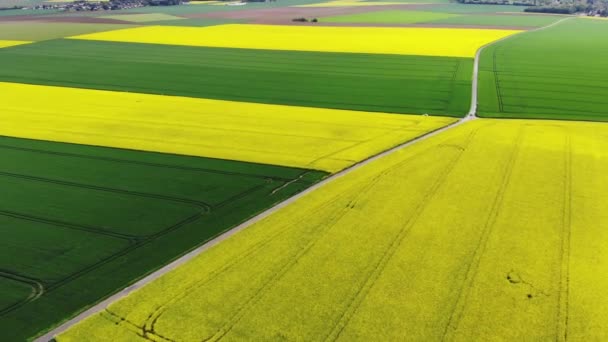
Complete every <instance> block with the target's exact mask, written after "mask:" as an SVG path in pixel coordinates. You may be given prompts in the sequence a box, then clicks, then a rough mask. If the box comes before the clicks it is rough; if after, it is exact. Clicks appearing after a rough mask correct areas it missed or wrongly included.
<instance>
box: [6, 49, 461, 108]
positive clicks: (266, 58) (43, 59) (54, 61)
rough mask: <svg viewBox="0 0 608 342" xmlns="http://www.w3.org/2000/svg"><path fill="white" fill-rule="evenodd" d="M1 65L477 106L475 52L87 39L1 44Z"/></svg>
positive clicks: (128, 86)
mask: <svg viewBox="0 0 608 342" xmlns="http://www.w3.org/2000/svg"><path fill="white" fill-rule="evenodd" d="M0 64H2V65H11V66H12V67H11V68H3V69H1V70H0V80H2V81H8V82H20V83H31V84H44V85H56V86H70V87H81V88H96V89H107V90H121V91H134V92H143V93H152V94H166V95H181V96H192V97H204V98H212V99H222V100H236V101H249V102H260V103H274V104H286V105H299V106H311V107H325V108H338V109H356V110H366V111H381V112H393V113H430V114H436V115H453V116H462V115H464V113H465V112H466V111H467V109H468V106H469V102H470V91H471V90H470V82H471V69H472V60H471V59H467V58H449V57H426V56H425V57H421V56H398V55H377V54H346V53H318V52H297V51H269V50H246V49H223V48H203V47H188V46H165V45H153V44H128V43H114V42H96V41H79V40H55V41H46V42H41V43H37V44H29V45H24V46H21V47H13V48H7V49H2V51H0ZM74 70H79V71H78V73H75V72H74ZM254 83H255V86H252V84H254Z"/></svg>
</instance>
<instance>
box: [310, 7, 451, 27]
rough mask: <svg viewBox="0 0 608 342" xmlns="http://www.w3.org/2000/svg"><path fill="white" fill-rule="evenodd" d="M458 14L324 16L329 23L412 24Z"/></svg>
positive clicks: (393, 13)
mask: <svg viewBox="0 0 608 342" xmlns="http://www.w3.org/2000/svg"><path fill="white" fill-rule="evenodd" d="M455 16H457V15H456V14H449V13H439V12H424V11H394V10H392V11H375V12H363V13H357V14H346V15H337V16H333V17H326V18H322V19H321V21H322V22H329V23H398V24H412V23H420V22H426V21H433V20H440V19H445V18H451V17H455Z"/></svg>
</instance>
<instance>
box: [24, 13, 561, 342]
mask: <svg viewBox="0 0 608 342" xmlns="http://www.w3.org/2000/svg"><path fill="white" fill-rule="evenodd" d="M567 19H571V18H564V19H562V20H559V21H556V22H555V23H553V24H551V25H548V26H545V27H541V28H539V29H536V30H531V31H523V32H519V33H516V34H513V35H510V36H507V37H503V38H501V39H498V40H495V41H493V42H490V43H488V44H486V45H483V46H481V47H480V48H479V49H478V50H477V52H476V53H475V57H474V63H473V75H472V82H471V90H472V92H471V107H470V109H469V112H468V113H467V114H466V115H465V116H464V117H463V118H460V119H458V120H457V121H455V122H452V123H449V124H447V125H445V126H443V127H440V128H437V129H435V130H432V131H430V132H426V133H424V134H422V135H420V136H418V137H416V138H413V139H411V140H408V141H406V142H403V143H401V144H399V145H396V146H394V147H392V148H390V149H388V150H385V151H384V152H380V153H378V154H376V155H373V156H371V157H369V158H367V159H363V160H361V161H359V162H357V163H355V164H353V165H351V166H349V167H347V168H345V169H343V170H341V171H339V172H337V173H335V174H333V175H330V176H329V177H327V178H325V179H323V180H322V181H320V182H318V183H316V184H314V185H312V186H311V187H309V188H307V189H305V190H303V191H302V192H300V193H298V194H295V195H294V196H291V197H290V198H287V199H285V200H283V201H282V202H279V203H277V204H275V205H273V206H272V207H270V208H268V209H266V210H264V211H263V212H261V213H259V214H257V215H255V216H253V217H251V218H250V219H248V220H246V221H245V222H242V223H241V224H239V225H237V226H236V227H234V228H232V229H229V230H227V231H224V232H223V233H221V234H219V235H218V236H216V237H214V238H212V239H210V240H208V241H207V242H205V243H203V244H202V245H200V246H198V247H196V248H194V249H192V250H190V251H188V252H187V253H185V254H183V255H182V256H181V257H179V258H177V259H175V260H173V261H172V262H170V263H168V264H166V265H164V266H163V267H161V268H159V269H158V270H156V271H154V272H152V273H149V274H148V275H146V276H144V277H143V278H141V279H139V280H138V281H136V282H134V283H133V284H131V285H129V286H127V287H125V288H124V289H122V290H120V291H118V292H116V293H114V294H112V295H110V296H109V297H106V298H105V299H103V300H102V301H100V302H98V303H96V304H94V305H93V306H91V307H89V308H88V309H86V310H84V311H82V312H80V313H79V314H78V315H76V316H74V317H72V318H71V319H69V320H67V321H64V322H63V323H62V324H60V325H58V326H56V327H55V328H53V329H51V330H48V331H47V332H46V333H45V334H43V335H40V336H38V337H36V338H34V342H48V341H50V340H52V339H53V338H54V337H55V336H57V335H59V334H61V333H63V332H65V331H66V330H68V329H69V328H71V327H72V326H73V325H75V324H77V323H79V322H80V321H82V320H84V319H85V318H88V317H89V316H92V315H94V314H96V313H99V312H102V311H104V310H105V309H106V308H107V307H108V306H109V305H110V304H112V303H114V302H116V301H118V300H120V299H121V298H123V297H125V296H127V295H129V294H131V293H132V292H134V291H136V290H138V289H140V288H142V287H144V286H145V285H147V284H148V283H150V282H152V281H154V280H156V279H158V278H160V277H161V276H163V275H164V274H165V273H168V272H170V271H172V270H173V269H175V268H177V267H179V266H181V265H183V264H185V263H186V262H188V261H190V260H191V259H193V258H195V257H196V256H198V255H199V254H201V253H203V252H205V251H206V250H208V249H210V248H212V247H214V246H216V245H217V244H219V243H221V242H222V241H224V240H226V239H228V238H230V237H231V236H233V235H235V234H237V233H239V232H240V231H242V230H244V229H246V228H248V227H250V226H252V225H254V224H255V223H257V222H260V221H262V220H263V219H265V218H266V217H268V216H270V215H272V214H274V213H275V212H277V211H278V210H280V209H282V208H285V207H287V206H288V205H291V204H292V203H294V202H296V201H297V200H299V199H300V198H302V197H305V196H306V195H308V194H310V193H312V192H313V191H315V190H317V189H319V188H322V187H323V186H325V185H326V184H329V183H331V182H333V181H335V180H337V179H340V178H342V177H344V176H345V175H347V174H349V173H352V172H354V171H356V170H358V169H359V168H362V167H364V166H366V165H367V164H370V163H372V162H374V161H376V160H378V159H381V158H383V157H386V156H388V155H391V154H393V153H395V152H397V151H400V150H402V149H404V148H407V147H409V146H411V145H414V144H416V143H418V142H420V141H423V140H426V139H428V138H431V137H434V136H437V135H440V134H441V133H443V132H445V131H447V130H450V129H452V128H454V127H457V126H460V125H462V124H465V123H467V122H469V121H472V120H475V119H477V118H478V116H477V96H478V91H477V90H478V79H479V59H480V55H481V52H482V51H483V49H484V48H486V47H488V46H491V45H493V44H495V43H498V42H501V41H503V40H506V39H509V38H512V37H514V36H517V35H520V34H522V33H526V32H533V31H538V30H541V29H545V28H548V27H551V26H554V25H556V24H558V23H561V22H563V21H564V20H567ZM395 115H398V114H395ZM438 117H441V116H438Z"/></svg>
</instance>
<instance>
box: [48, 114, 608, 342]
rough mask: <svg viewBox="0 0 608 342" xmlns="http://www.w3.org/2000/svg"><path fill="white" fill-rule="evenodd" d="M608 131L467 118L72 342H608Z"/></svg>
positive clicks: (273, 222)
mask: <svg viewBox="0 0 608 342" xmlns="http://www.w3.org/2000/svg"><path fill="white" fill-rule="evenodd" d="M607 137H608V129H607V127H606V126H605V125H601V126H600V125H597V124H585V123H561V122H555V121H547V122H544V121H503V122H501V121H495V120H476V121H473V122H470V123H466V124H464V125H461V126H460V127H458V128H453V129H451V130H449V131H447V132H444V133H442V134H440V135H438V136H435V137H433V138H430V139H427V140H425V141H421V142H419V143H417V144H416V145H413V146H411V147H409V148H407V149H403V150H400V151H398V152H395V153H393V154H391V155H389V156H387V157H385V158H382V159H381V160H378V161H376V162H374V163H372V164H368V165H366V166H364V167H362V168H360V169H358V170H356V171H353V172H352V173H350V174H349V175H348V176H347V177H343V178H340V179H336V180H335V181H333V182H332V183H329V184H327V185H326V186H324V187H323V188H320V189H318V190H316V191H315V192H313V193H310V194H308V195H306V196H305V197H303V198H301V199H299V200H298V201H296V202H295V203H293V204H291V205H290V206H289V207H287V208H284V209H283V210H281V211H280V212H277V213H276V214H275V215H272V216H271V217H268V218H267V219H265V220H264V221H262V222H259V223H257V224H256V225H254V226H252V227H251V228H249V229H248V230H245V231H242V232H241V233H239V234H238V235H235V236H233V237H232V238H230V239H229V240H226V241H224V242H222V244H221V245H218V246H216V247H214V248H212V249H211V250H209V251H207V252H206V253H203V254H201V255H200V256H198V257H197V258H196V259H194V260H193V261H191V262H190V263H188V264H186V265H184V266H183V267H181V268H178V269H176V270H174V271H172V272H170V273H168V274H166V275H165V276H164V277H162V278H160V279H158V280H157V281H155V282H153V283H151V284H150V285H149V286H147V287H145V288H144V289H142V290H140V291H138V292H135V293H134V294H132V295H130V296H128V297H126V298H124V299H123V300H121V301H119V302H117V303H115V304H113V305H110V306H109V307H108V308H107V309H106V310H104V311H103V312H101V313H99V314H97V315H95V316H92V317H91V318H90V319H87V320H85V321H83V322H82V323H80V324H79V325H77V326H75V327H74V328H73V329H71V330H70V331H68V332H67V333H65V334H63V335H61V336H59V338H58V341H81V340H83V339H87V338H88V337H90V336H105V337H107V338H108V339H111V340H114V341H135V340H157V339H161V340H174V341H175V340H177V341H184V340H187V341H194V340H213V341H215V340H221V339H227V340H243V339H245V340H274V339H279V338H280V339H287V340H307V341H313V340H314V341H316V340H326V339H328V340H337V339H340V340H344V341H352V340H402V339H404V338H406V337H407V339H411V340H438V339H442V338H448V339H455V340H463V341H470V340H487V339H504V340H521V339H532V340H545V339H552V340H554V339H555V340H559V339H561V337H562V336H564V334H567V335H568V338H570V339H574V340H579V339H585V337H586V336H595V337H598V338H599V339H600V340H601V339H602V336H603V337H607V335H606V333H607V331H606V329H605V328H604V327H605V326H606V325H607V324H608V321H606V317H608V311H606V310H607V308H608V302H607V301H606V298H604V296H602V295H601V293H602V289H603V288H604V287H605V286H606V285H607V284H606V279H605V277H604V276H603V274H604V272H603V271H602V270H604V269H605V268H606V267H608V254H607V253H608V250H607V249H606V241H607V240H606V239H607V238H608V235H607V234H606V232H605V229H603V228H602V227H605V226H606V225H607V224H608V217H607V216H606V211H605V210H604V209H605V206H604V203H605V201H606V194H607V193H608V182H607V181H606V178H605V177H603V176H602V175H604V174H605V173H606V172H608V153H606V151H607V148H608V146H606V141H607V140H606V138H607ZM488 160H492V162H489V163H488V162H487V161H488ZM531 170H534V172H530V171H531ZM404 194H407V196H404ZM603 208H604V209H603ZM388 217H390V220H387V218H388ZM587 260H594V262H593V263H588V262H587ZM433 284H441V286H433ZM193 327H196V328H193Z"/></svg>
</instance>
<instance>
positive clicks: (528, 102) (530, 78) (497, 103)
mask: <svg viewBox="0 0 608 342" xmlns="http://www.w3.org/2000/svg"><path fill="white" fill-rule="evenodd" d="M607 33H608V22H606V21H600V20H585V19H569V20H567V21H565V22H563V23H560V24H559V25H556V26H553V27H551V28H548V29H546V30H542V31H536V32H528V33H525V34H521V35H518V36H516V37H513V39H509V40H506V41H503V42H500V43H497V44H496V45H493V46H491V47H489V48H488V49H485V50H484V51H483V54H482V58H481V64H480V70H481V72H480V103H479V110H480V115H482V116H486V117H507V118H513V117H516V118H550V119H569V120H597V121H606V120H608V112H607V111H606V108H607V107H608V97H607V96H606V94H607V93H608V85H606V79H607V78H608V67H607V66H606V64H605V63H604V61H606V60H607V59H608V42H607V41H606V40H605V39H603V37H605V35H606V34H607Z"/></svg>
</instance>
